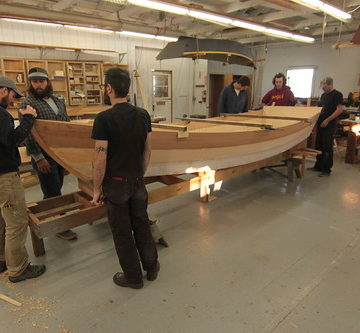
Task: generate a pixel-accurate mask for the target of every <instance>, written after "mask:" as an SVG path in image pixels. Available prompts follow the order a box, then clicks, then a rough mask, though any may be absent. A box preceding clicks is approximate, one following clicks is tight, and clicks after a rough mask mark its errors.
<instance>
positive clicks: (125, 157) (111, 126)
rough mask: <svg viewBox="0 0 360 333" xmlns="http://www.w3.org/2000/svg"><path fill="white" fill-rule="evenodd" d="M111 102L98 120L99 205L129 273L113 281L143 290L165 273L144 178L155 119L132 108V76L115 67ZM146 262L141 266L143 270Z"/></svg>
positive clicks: (108, 79) (108, 93) (109, 75)
mask: <svg viewBox="0 0 360 333" xmlns="http://www.w3.org/2000/svg"><path fill="white" fill-rule="evenodd" d="M104 86H105V99H104V100H105V103H106V104H111V105H112V107H111V108H110V109H108V110H106V111H103V112H101V113H99V114H98V115H97V116H96V119H95V122H94V126H93V132H92V138H93V139H95V140H96V141H95V152H94V160H93V183H94V187H93V193H94V194H93V202H94V203H100V202H101V200H102V195H104V200H105V202H106V204H107V205H106V207H107V212H108V220H109V224H110V227H111V231H112V233H113V238H114V243H115V249H116V252H117V255H118V258H119V262H120V266H121V267H122V269H123V273H120V272H118V273H116V274H115V275H114V277H113V281H114V283H115V284H117V285H119V286H121V287H128V288H134V289H139V288H142V287H143V273H142V270H141V265H142V267H143V269H144V270H145V271H146V272H147V273H146V278H147V280H149V281H154V280H155V279H156V278H157V275H158V272H159V270H160V264H159V262H158V261H157V258H158V255H157V250H156V247H155V242H154V240H153V238H152V236H151V232H150V225H149V217H148V215H147V205H148V193H147V191H146V187H145V184H144V178H143V176H144V174H145V172H146V169H147V167H148V165H149V161H150V154H151V119H150V116H149V114H148V113H147V111H146V110H144V109H140V108H138V107H135V106H133V105H131V104H129V103H127V100H126V96H127V94H128V92H129V87H130V77H129V73H128V72H127V71H125V70H123V69H120V68H111V69H109V70H108V71H107V72H106V73H105V84H104ZM140 263H141V265H140Z"/></svg>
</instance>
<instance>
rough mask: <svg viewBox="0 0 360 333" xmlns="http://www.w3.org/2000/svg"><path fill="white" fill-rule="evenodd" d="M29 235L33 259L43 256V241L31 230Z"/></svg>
mask: <svg viewBox="0 0 360 333" xmlns="http://www.w3.org/2000/svg"><path fill="white" fill-rule="evenodd" d="M30 234H31V241H32V245H33V250H34V255H35V257H40V256H43V255H44V254H45V245H44V240H43V239H41V238H39V237H38V236H37V235H36V234H35V233H34V231H33V230H32V229H31V228H30Z"/></svg>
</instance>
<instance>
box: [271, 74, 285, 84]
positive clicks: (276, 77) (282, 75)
mask: <svg viewBox="0 0 360 333" xmlns="http://www.w3.org/2000/svg"><path fill="white" fill-rule="evenodd" d="M281 77H282V78H283V86H285V85H286V77H285V75H284V74H283V73H276V74H275V76H274V78H273V80H272V84H273V85H275V79H280V78H281Z"/></svg>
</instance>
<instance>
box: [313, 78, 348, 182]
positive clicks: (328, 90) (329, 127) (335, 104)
mask: <svg viewBox="0 0 360 333" xmlns="http://www.w3.org/2000/svg"><path fill="white" fill-rule="evenodd" d="M321 85H322V89H323V90H324V93H323V94H322V95H321V99H320V103H321V105H320V106H322V110H321V113H320V116H319V119H318V122H317V136H316V149H318V150H320V151H321V152H322V154H321V155H317V157H316V163H315V165H314V167H313V168H311V169H312V170H314V171H320V172H321V173H320V175H319V176H320V177H324V176H329V175H330V173H331V168H332V166H333V142H334V134H335V130H336V122H337V118H338V117H339V116H340V114H341V113H342V112H343V95H342V93H341V92H339V91H337V90H335V89H334V87H333V79H332V78H331V77H327V78H325V79H324V80H322V81H321Z"/></svg>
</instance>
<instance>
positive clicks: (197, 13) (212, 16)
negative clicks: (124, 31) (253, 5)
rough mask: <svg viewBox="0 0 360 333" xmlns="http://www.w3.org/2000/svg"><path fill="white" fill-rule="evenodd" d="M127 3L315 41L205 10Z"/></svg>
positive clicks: (139, 0)
mask: <svg viewBox="0 0 360 333" xmlns="http://www.w3.org/2000/svg"><path fill="white" fill-rule="evenodd" d="M106 1H111V2H117V1H120V0H106ZM127 1H128V3H130V4H132V5H136V6H140V7H146V8H150V9H156V10H160V11H164V12H168V13H172V14H178V15H184V16H190V17H194V18H196V19H199V20H204V21H207V22H211V23H215V24H219V25H225V26H227V27H229V28H230V27H240V28H244V29H248V30H254V31H258V32H261V33H263V34H266V35H270V36H275V37H278V38H284V39H290V40H294V41H299V42H303V43H313V42H314V41H315V39H314V38H313V37H309V36H302V35H298V34H293V33H291V32H289V31H285V30H279V29H272V28H268V27H266V26H264V25H261V24H256V23H252V22H248V21H243V20H239V19H235V18H233V17H231V16H227V15H219V14H216V13H213V12H211V11H207V10H195V9H193V8H192V7H188V6H183V5H175V4H171V3H168V2H166V1H158V0H127Z"/></svg>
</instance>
